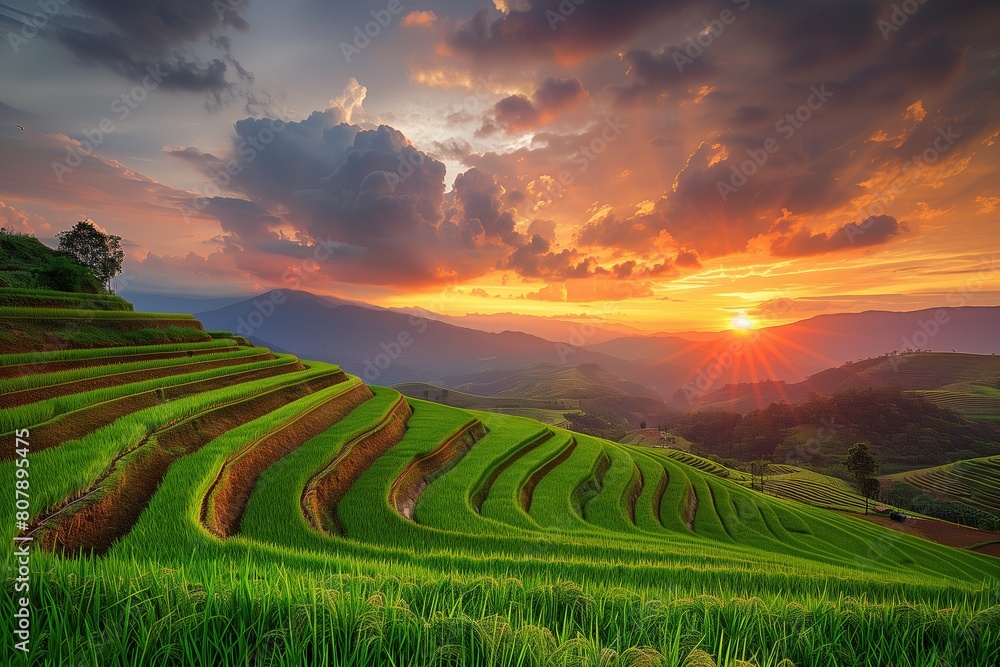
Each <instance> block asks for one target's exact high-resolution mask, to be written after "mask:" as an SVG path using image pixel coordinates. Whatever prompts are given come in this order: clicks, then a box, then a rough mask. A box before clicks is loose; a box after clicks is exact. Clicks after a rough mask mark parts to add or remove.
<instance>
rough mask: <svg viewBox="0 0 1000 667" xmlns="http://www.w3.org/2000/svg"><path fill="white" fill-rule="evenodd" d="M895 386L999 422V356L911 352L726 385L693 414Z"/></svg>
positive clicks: (698, 403)
mask: <svg viewBox="0 0 1000 667" xmlns="http://www.w3.org/2000/svg"><path fill="white" fill-rule="evenodd" d="M887 387H899V388H901V389H903V390H906V391H907V392H910V393H912V395H915V396H922V397H924V398H926V399H927V400H928V401H929V402H931V403H933V404H935V405H937V406H940V407H943V408H948V409H949V410H954V411H955V412H957V413H959V414H961V415H966V416H971V417H974V418H979V419H984V418H997V419H1000V356H997V355H988V354H962V353H954V352H911V353H906V354H897V355H889V356H882V357H877V358H873V359H863V360H861V361H856V362H852V363H848V364H845V365H843V366H840V367H838V368H830V369H828V370H825V371H821V372H819V373H816V374H815V375H812V376H810V377H809V378H807V379H806V380H804V381H802V382H798V383H793V384H789V383H785V382H770V381H765V382H759V383H755V384H738V385H729V386H727V387H724V388H722V389H719V390H718V391H714V392H712V393H710V394H708V395H706V396H703V397H700V398H699V399H698V400H697V401H696V403H695V405H694V407H695V409H698V410H706V409H712V410H724V411H727V412H738V413H747V412H751V411H752V410H754V409H760V408H764V407H766V406H768V405H769V404H771V403H780V402H785V403H793V404H800V403H805V402H807V401H809V400H811V398H812V397H813V396H814V395H816V394H819V395H822V396H831V395H833V394H836V393H839V392H844V391H848V390H852V389H853V390H857V389H865V388H887Z"/></svg>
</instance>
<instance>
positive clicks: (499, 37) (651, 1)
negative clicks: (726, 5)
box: [448, 0, 691, 63]
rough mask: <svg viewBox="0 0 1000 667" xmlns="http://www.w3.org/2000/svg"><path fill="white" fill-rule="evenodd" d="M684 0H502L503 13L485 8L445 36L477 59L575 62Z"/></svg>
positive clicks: (676, 7)
mask: <svg viewBox="0 0 1000 667" xmlns="http://www.w3.org/2000/svg"><path fill="white" fill-rule="evenodd" d="M687 4H691V3H689V2H671V3H666V2H663V1H662V0H636V1H635V2H628V3H621V2H614V1H613V0H588V1H587V2H583V3H580V2H573V1H572V0H532V1H531V2H530V3H529V2H519V3H504V4H503V10H505V11H504V12H503V14H502V15H501V16H499V17H496V18H491V16H490V15H491V11H490V10H489V9H488V8H486V7H484V8H482V9H480V10H478V11H477V12H476V13H475V15H474V16H473V17H472V19H470V20H469V21H467V22H462V23H460V24H458V25H457V26H456V28H455V29H454V30H453V32H452V33H451V34H450V35H448V43H449V46H451V47H452V48H453V49H454V50H455V51H457V52H459V53H461V54H465V55H469V56H471V57H473V58H474V59H476V60H483V61H489V62H497V61H503V60H508V61H510V60H512V61H523V60H525V59H536V60H555V61H556V62H563V63H568V62H575V61H579V60H580V59H582V58H584V57H585V56H587V55H588V54H593V53H595V52H600V51H602V50H604V49H607V48H609V47H612V48H613V47H615V46H617V45H618V44H620V43H621V42H622V41H625V40H627V39H629V38H630V37H632V36H633V35H634V34H635V32H636V31H637V30H638V29H639V28H640V27H642V26H648V25H649V24H650V23H651V22H654V21H655V20H656V19H659V18H662V17H665V16H668V15H669V14H671V13H673V12H676V11H678V10H679V9H681V8H682V7H683V6H685V5H687Z"/></svg>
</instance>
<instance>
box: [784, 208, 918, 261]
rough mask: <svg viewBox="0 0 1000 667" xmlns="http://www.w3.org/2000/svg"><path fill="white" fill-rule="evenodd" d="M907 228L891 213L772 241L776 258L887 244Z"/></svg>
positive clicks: (806, 255) (800, 231)
mask: <svg viewBox="0 0 1000 667" xmlns="http://www.w3.org/2000/svg"><path fill="white" fill-rule="evenodd" d="M908 231H909V230H908V228H907V227H906V224H905V223H902V222H899V221H897V220H896V219H895V218H893V217H892V216H888V215H880V216H872V217H870V218H867V219H865V220H863V221H862V222H849V223H847V224H846V225H844V226H843V227H841V228H840V229H838V230H836V231H835V232H832V233H830V234H826V233H824V232H820V233H818V234H814V233H812V232H811V231H809V230H808V229H805V228H800V229H798V230H796V231H795V232H793V233H791V234H788V235H785V236H783V237H781V238H778V239H777V240H775V241H774V243H772V244H771V254H772V255H774V256H775V257H809V256H812V255H823V254H826V253H830V252H838V251H840V250H848V249H851V248H868V247H871V246H876V245H881V244H883V243H887V242H889V241H891V240H892V239H893V238H895V237H897V236H900V235H901V234H905V233H907V232H908Z"/></svg>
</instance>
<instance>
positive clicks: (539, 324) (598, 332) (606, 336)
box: [396, 308, 642, 356]
mask: <svg viewBox="0 0 1000 667" xmlns="http://www.w3.org/2000/svg"><path fill="white" fill-rule="evenodd" d="M396 310H398V311H399V312H403V313H406V314H413V313H416V314H418V315H423V316H424V317H427V318H428V319H433V320H437V321H439V322H447V323H448V324H454V325H455V326H458V327H466V328H469V329H479V330H480V331H487V332H490V333H502V332H504V331H520V332H522V333H527V334H531V335H533V336H538V337H539V338H544V339H545V340H551V341H556V342H563V343H570V344H573V345H588V344H594V343H602V342H605V341H608V340H612V339H616V338H620V337H621V336H622V335H625V336H637V335H640V334H641V333H642V332H641V331H639V330H638V329H636V328H634V327H630V326H627V325H624V324H618V323H615V322H605V321H602V320H598V319H596V318H587V317H586V316H581V320H580V321H577V320H570V319H561V318H558V317H541V316H539V315H519V314H517V313H490V314H481V313H468V314H466V315H442V314H440V313H431V312H428V311H425V310H422V309H418V308H398V309H396ZM609 354H612V356H616V355H614V354H613V353H609Z"/></svg>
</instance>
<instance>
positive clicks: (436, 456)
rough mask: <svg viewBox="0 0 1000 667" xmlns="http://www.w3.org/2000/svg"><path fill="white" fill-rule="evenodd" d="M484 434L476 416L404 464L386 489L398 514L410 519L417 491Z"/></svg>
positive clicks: (424, 488) (449, 467) (454, 463)
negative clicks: (419, 455) (473, 419)
mask: <svg viewBox="0 0 1000 667" xmlns="http://www.w3.org/2000/svg"><path fill="white" fill-rule="evenodd" d="M485 435H486V427H485V426H483V423H482V422H480V421H479V420H478V419H477V420H476V421H474V422H472V423H471V424H466V425H465V426H464V427H462V429H461V430H460V431H459V432H458V433H455V434H454V435H452V436H451V437H449V438H448V439H447V440H445V441H444V442H443V443H441V444H440V445H439V446H438V447H437V448H436V449H435V450H434V451H433V452H431V453H430V454H427V455H426V456H424V457H421V458H419V459H417V460H415V461H413V462H412V463H411V464H410V465H408V466H407V467H406V470H404V471H403V474H401V475H400V476H399V477H398V478H397V479H396V481H395V482H393V484H392V489H391V490H390V491H389V504H390V505H391V506H392V507H393V509H395V510H396V511H397V512H398V513H399V514H402V515H403V516H405V517H406V518H407V519H409V520H410V521H413V512H414V510H415V509H416V507H417V501H419V500H420V495H421V494H422V493H423V492H424V491H425V490H426V489H427V485H428V484H429V482H430V481H431V480H432V478H433V479H436V478H437V477H440V476H441V475H442V474H444V473H445V472H447V471H448V470H450V469H451V468H452V467H453V466H455V465H456V464H457V463H458V462H459V461H460V460H461V459H462V457H463V456H465V455H466V454H468V453H469V450H471V449H472V446H473V445H475V444H476V443H477V442H479V440H480V439H482V437H483V436H485Z"/></svg>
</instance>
